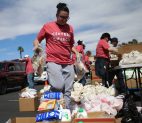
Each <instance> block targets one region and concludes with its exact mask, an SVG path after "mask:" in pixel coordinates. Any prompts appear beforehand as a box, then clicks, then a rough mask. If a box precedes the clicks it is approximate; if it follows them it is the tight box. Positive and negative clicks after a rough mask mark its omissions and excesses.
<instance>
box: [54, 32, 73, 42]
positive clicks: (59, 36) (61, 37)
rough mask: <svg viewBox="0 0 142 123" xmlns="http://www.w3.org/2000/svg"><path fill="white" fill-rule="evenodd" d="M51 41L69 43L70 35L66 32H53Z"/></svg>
mask: <svg viewBox="0 0 142 123" xmlns="http://www.w3.org/2000/svg"><path fill="white" fill-rule="evenodd" d="M52 36H53V40H58V41H68V42H69V41H70V38H71V36H70V34H69V33H66V32H53V33H52Z"/></svg>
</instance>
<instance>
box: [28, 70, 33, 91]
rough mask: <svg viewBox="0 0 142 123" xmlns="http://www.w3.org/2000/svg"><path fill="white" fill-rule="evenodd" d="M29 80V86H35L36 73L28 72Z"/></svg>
mask: <svg viewBox="0 0 142 123" xmlns="http://www.w3.org/2000/svg"><path fill="white" fill-rule="evenodd" d="M27 82H28V84H29V88H34V73H29V74H27Z"/></svg>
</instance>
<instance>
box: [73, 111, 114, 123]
mask: <svg viewBox="0 0 142 123" xmlns="http://www.w3.org/2000/svg"><path fill="white" fill-rule="evenodd" d="M78 122H83V123H115V118H110V117H109V115H108V114H106V113H105V112H90V113H88V118H75V119H74V123H78Z"/></svg>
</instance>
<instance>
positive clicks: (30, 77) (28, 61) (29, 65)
mask: <svg viewBox="0 0 142 123" xmlns="http://www.w3.org/2000/svg"><path fill="white" fill-rule="evenodd" d="M21 61H23V62H26V74H27V82H28V84H29V85H28V87H29V88H34V69H33V66H32V60H31V58H30V57H29V55H25V56H24V59H21Z"/></svg>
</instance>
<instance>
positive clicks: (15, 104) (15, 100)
mask: <svg viewBox="0 0 142 123" xmlns="http://www.w3.org/2000/svg"><path fill="white" fill-rule="evenodd" d="M35 88H36V89H37V90H40V89H41V88H43V85H36V86H35ZM20 90H21V89H20V88H13V89H9V90H8V92H7V93H6V94H4V95H0V123H5V122H6V121H7V120H8V119H9V118H12V117H17V116H21V117H30V116H35V115H36V113H37V112H20V111H19V92H20Z"/></svg>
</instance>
